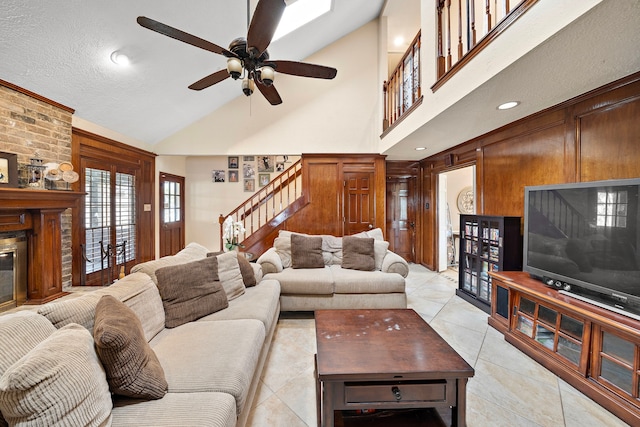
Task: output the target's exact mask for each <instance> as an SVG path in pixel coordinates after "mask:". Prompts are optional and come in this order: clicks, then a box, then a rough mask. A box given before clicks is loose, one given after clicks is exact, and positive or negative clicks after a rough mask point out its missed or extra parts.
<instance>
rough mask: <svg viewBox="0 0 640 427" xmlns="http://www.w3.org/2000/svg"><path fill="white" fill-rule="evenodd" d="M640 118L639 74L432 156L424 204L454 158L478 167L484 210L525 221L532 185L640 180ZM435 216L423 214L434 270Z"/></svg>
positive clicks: (428, 261)
mask: <svg viewBox="0 0 640 427" xmlns="http://www.w3.org/2000/svg"><path fill="white" fill-rule="evenodd" d="M639 115H640V73H636V74H633V75H631V76H629V77H627V78H624V79H621V80H618V81H616V82H613V83H610V84H608V85H606V86H603V87H601V88H599V89H597V90H595V91H592V92H589V93H586V94H584V95H582V96H579V97H577V98H575V99H572V100H569V101H567V102H565V103H563V104H560V105H557V106H555V107H552V108H550V109H548V110H545V111H542V112H540V113H537V114H534V115H532V116H529V117H526V118H524V119H522V120H519V121H517V122H514V123H511V124H509V125H507V126H504V127H502V128H500V129H496V130H494V131H492V132H490V133H488V134H485V135H482V136H480V137H478V138H476V139H473V140H470V141H467V142H466V143H464V144H461V145H459V146H457V147H454V148H453V149H451V150H447V151H444V152H441V153H438V154H437V155H435V156H431V157H429V158H426V159H424V160H423V161H421V166H422V168H423V169H422V170H423V173H424V175H423V177H422V178H423V182H424V183H425V185H424V186H423V193H422V198H423V203H425V202H427V203H429V202H431V200H432V192H431V185H432V183H434V182H435V179H436V178H435V177H436V176H437V174H438V173H440V172H442V171H444V170H445V169H446V168H447V167H448V166H447V165H446V164H445V163H446V162H445V159H450V158H453V163H454V166H462V165H465V164H474V163H475V164H476V193H475V194H476V212H477V213H478V214H484V215H501V216H502V215H504V216H519V217H522V216H523V214H524V187H525V186H530V185H543V184H554V183H571V182H585V181H595V180H605V179H624V178H637V177H640V150H638V137H639V135H640V121H639V120H638V119H637V118H638V116H639ZM433 211H434V210H433V209H429V210H425V211H424V212H423V215H424V217H423V218H424V221H425V222H426V223H427V227H425V228H426V230H427V234H425V236H423V242H424V244H425V248H424V251H423V254H422V259H421V262H422V263H424V264H425V265H427V266H430V265H434V262H435V254H436V242H435V240H434V238H433V237H431V235H430V234H429V233H430V230H429V224H431V227H435V226H436V217H435V215H434V212H433ZM430 268H432V267H430Z"/></svg>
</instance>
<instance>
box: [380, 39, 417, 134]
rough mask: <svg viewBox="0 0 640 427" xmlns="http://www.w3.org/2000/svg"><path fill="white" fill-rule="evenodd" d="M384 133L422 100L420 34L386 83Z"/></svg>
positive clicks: (384, 86) (384, 88) (384, 87)
mask: <svg viewBox="0 0 640 427" xmlns="http://www.w3.org/2000/svg"><path fill="white" fill-rule="evenodd" d="M383 91H384V123H383V131H384V130H387V128H389V127H390V126H391V125H393V124H394V123H396V122H397V121H398V120H400V119H401V118H402V117H404V116H405V115H406V114H407V113H408V112H409V111H410V110H411V109H412V107H415V106H416V105H418V103H419V100H421V99H422V92H421V84H420V32H418V35H417V36H416V37H415V38H414V39H413V42H411V45H410V46H409V49H407V51H406V52H405V54H404V56H403V57H402V60H401V61H400V63H399V64H398V66H397V67H396V68H395V70H394V71H393V73H391V76H390V77H389V80H388V81H385V82H384V85H383Z"/></svg>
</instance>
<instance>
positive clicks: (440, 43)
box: [436, 0, 446, 78]
mask: <svg viewBox="0 0 640 427" xmlns="http://www.w3.org/2000/svg"><path fill="white" fill-rule="evenodd" d="M443 7H444V0H440V1H439V2H438V34H437V37H438V42H437V43H438V46H437V48H438V57H437V61H436V62H437V66H438V78H440V77H442V76H443V75H444V73H445V71H446V70H445V61H444V41H443V37H442V31H443V28H442V27H443V25H442V19H443V18H442V9H443Z"/></svg>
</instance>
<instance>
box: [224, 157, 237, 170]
mask: <svg viewBox="0 0 640 427" xmlns="http://www.w3.org/2000/svg"><path fill="white" fill-rule="evenodd" d="M228 162H229V164H228V165H227V166H228V167H229V169H238V167H239V166H238V165H239V164H240V157H238V156H229V159H228Z"/></svg>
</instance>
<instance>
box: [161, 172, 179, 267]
mask: <svg viewBox="0 0 640 427" xmlns="http://www.w3.org/2000/svg"><path fill="white" fill-rule="evenodd" d="M184 182H185V180H184V177H182V176H177V175H171V174H168V173H165V172H160V256H161V257H163V256H169V255H175V254H176V253H178V252H179V251H180V250H182V249H184V245H185V237H184V236H185V230H184V228H185V224H184V216H185V212H184V199H185V197H184Z"/></svg>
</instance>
